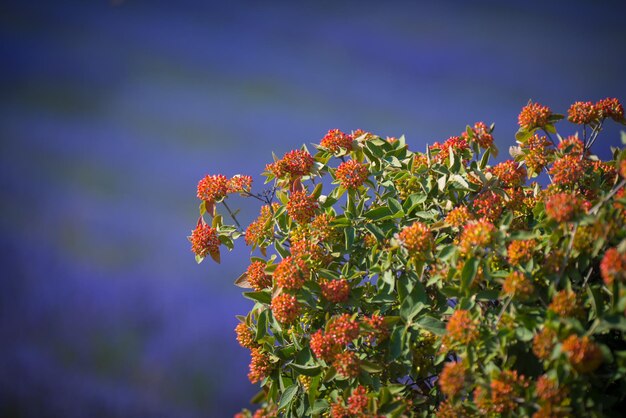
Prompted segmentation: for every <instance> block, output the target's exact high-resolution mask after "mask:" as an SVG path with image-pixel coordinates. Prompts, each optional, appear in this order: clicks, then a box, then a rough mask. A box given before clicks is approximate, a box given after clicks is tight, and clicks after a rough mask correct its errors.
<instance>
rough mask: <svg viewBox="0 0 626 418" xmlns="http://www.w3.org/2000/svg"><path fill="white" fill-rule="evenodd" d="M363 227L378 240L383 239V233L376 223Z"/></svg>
mask: <svg viewBox="0 0 626 418" xmlns="http://www.w3.org/2000/svg"><path fill="white" fill-rule="evenodd" d="M365 229H367V230H368V231H370V232H371V233H372V234H373V235H374V236H375V237H376V239H377V240H378V241H383V240H384V239H385V233H384V232H383V230H382V229H380V228H379V227H378V226H377V225H376V224H373V223H372V224H366V225H365Z"/></svg>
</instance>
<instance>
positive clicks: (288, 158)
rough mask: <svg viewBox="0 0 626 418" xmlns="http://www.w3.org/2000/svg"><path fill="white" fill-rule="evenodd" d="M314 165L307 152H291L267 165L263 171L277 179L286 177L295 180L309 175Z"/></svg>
mask: <svg viewBox="0 0 626 418" xmlns="http://www.w3.org/2000/svg"><path fill="white" fill-rule="evenodd" d="M314 163H315V161H314V160H313V157H312V156H311V154H309V153H308V152H307V151H304V150H293V151H289V152H288V153H286V154H285V155H283V158H282V159H280V160H278V161H275V162H273V163H271V164H268V165H267V166H266V167H265V169H266V170H267V171H269V172H271V173H272V174H274V176H276V177H278V178H282V177H285V176H287V175H289V176H291V177H292V178H296V177H302V176H306V175H307V174H309V173H310V172H311V169H312V168H313V164H314Z"/></svg>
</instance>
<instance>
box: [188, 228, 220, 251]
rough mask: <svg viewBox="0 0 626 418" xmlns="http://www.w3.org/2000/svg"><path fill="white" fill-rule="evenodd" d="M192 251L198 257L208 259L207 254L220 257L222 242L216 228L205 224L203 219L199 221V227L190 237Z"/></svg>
mask: <svg viewBox="0 0 626 418" xmlns="http://www.w3.org/2000/svg"><path fill="white" fill-rule="evenodd" d="M189 241H190V242H191V251H192V252H193V253H194V254H196V256H198V257H202V258H204V257H206V256H207V254H210V255H212V256H219V247H220V240H219V238H218V236H217V231H216V230H215V228H213V227H211V226H210V225H207V224H206V223H204V221H203V220H202V219H200V221H198V226H196V229H194V230H193V231H192V232H191V236H190V237H189Z"/></svg>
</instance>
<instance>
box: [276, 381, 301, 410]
mask: <svg viewBox="0 0 626 418" xmlns="http://www.w3.org/2000/svg"><path fill="white" fill-rule="evenodd" d="M296 393H298V385H297V384H295V385H291V386H289V387H288V388H287V389H285V391H284V392H283V396H281V397H280V402H279V403H278V409H283V408H284V407H286V406H287V405H289V404H290V403H291V401H292V400H293V397H294V396H296Z"/></svg>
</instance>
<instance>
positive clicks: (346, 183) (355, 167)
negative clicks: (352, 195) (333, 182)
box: [335, 160, 368, 189]
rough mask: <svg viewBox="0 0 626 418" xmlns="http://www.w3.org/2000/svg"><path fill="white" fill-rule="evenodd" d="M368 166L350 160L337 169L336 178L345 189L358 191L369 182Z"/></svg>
mask: <svg viewBox="0 0 626 418" xmlns="http://www.w3.org/2000/svg"><path fill="white" fill-rule="evenodd" d="M367 175H368V171H367V165H366V164H361V163H359V162H358V161H355V160H348V161H346V162H343V163H341V164H340V165H339V167H337V171H336V172H335V176H336V177H337V180H339V184H341V187H343V188H344V189H358V188H359V187H360V186H361V185H362V184H363V183H364V182H365V180H367Z"/></svg>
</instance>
